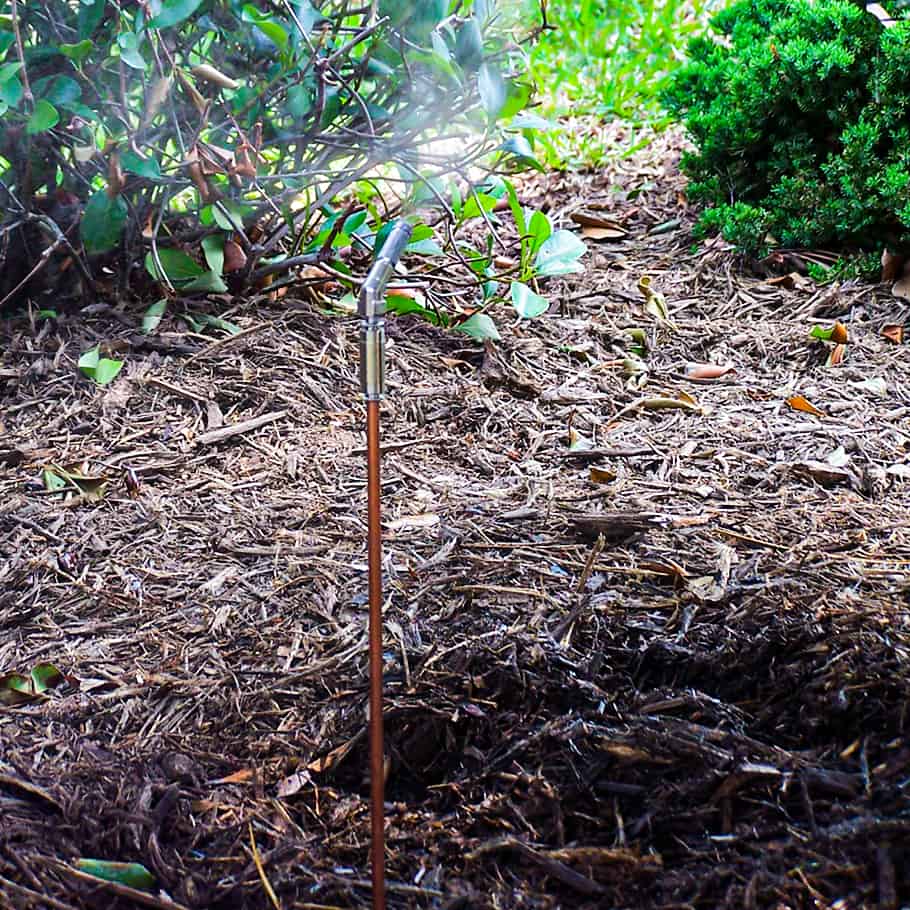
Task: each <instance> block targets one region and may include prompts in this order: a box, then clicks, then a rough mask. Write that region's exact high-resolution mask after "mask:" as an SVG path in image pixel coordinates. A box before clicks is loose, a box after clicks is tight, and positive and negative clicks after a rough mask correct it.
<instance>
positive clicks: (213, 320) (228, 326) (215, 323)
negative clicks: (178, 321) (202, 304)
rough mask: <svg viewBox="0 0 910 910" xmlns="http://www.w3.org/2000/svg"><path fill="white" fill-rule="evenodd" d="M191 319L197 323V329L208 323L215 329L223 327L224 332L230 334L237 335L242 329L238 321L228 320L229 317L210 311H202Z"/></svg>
mask: <svg viewBox="0 0 910 910" xmlns="http://www.w3.org/2000/svg"><path fill="white" fill-rule="evenodd" d="M187 319H189V317H187ZM191 321H192V322H195V323H196V326H197V329H196V330H197V331H200V330H201V329H202V327H203V326H207V325H210V326H211V327H212V328H213V329H221V330H222V331H223V332H227V333H228V335H236V334H237V333H238V332H239V331H240V326H239V325H237V323H236V322H228V321H227V319H222V318H221V317H220V316H210V315H209V314H208V313H200V314H199V315H198V316H196V317H195V318H193V319H192V320H191Z"/></svg>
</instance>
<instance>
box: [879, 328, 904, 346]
mask: <svg viewBox="0 0 910 910" xmlns="http://www.w3.org/2000/svg"><path fill="white" fill-rule="evenodd" d="M882 335H883V336H884V337H885V338H887V339H888V341H890V342H892V343H893V344H901V343H902V342H903V340H904V327H903V326H902V325H899V324H898V323H890V324H889V325H883V326H882Z"/></svg>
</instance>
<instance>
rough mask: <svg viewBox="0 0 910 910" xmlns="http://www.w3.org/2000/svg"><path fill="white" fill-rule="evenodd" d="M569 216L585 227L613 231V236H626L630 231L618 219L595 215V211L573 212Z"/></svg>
mask: <svg viewBox="0 0 910 910" xmlns="http://www.w3.org/2000/svg"><path fill="white" fill-rule="evenodd" d="M569 217H570V218H571V219H572V220H573V221H574V222H575V223H576V224H578V225H580V226H581V227H583V228H599V229H601V230H604V231H613V232H614V233H613V235H612V236H614V237H626V236H627V235H628V233H629V232H628V231H627V230H626V229H625V228H624V227H623V226H622V225H621V224H618V223H617V222H616V221H612V220H611V219H609V218H604V217H603V216H601V215H595V214H594V213H593V212H573V213H572V214H571V215H570V216H569ZM582 233H584V232H582Z"/></svg>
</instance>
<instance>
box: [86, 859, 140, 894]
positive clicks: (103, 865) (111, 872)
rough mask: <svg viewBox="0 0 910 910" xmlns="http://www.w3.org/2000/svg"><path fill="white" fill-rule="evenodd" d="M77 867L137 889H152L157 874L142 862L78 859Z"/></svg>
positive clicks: (109, 880) (106, 879)
mask: <svg viewBox="0 0 910 910" xmlns="http://www.w3.org/2000/svg"><path fill="white" fill-rule="evenodd" d="M75 866H76V868H77V869H78V870H79V871H80V872H85V873H86V874H87V875H94V876H95V878H101V879H104V881H106V882H117V884H119V885H126V887H127V888H135V889H136V890H137V891H151V890H152V889H153V888H154V887H155V876H154V875H152V873H151V872H149V870H148V869H146V868H145V866H143V865H142V864H141V863H114V862H108V860H105V859H77V860H76V862H75Z"/></svg>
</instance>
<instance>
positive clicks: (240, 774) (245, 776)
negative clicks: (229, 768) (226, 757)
mask: <svg viewBox="0 0 910 910" xmlns="http://www.w3.org/2000/svg"><path fill="white" fill-rule="evenodd" d="M255 774H256V772H255V771H254V770H253V769H252V768H241V769H240V770H239V771H235V772H234V773H233V774H228V776H227V777H219V778H218V780H213V781H212V783H213V784H245V783H246V782H247V781H249V780H252V779H253V777H254V775H255Z"/></svg>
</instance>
